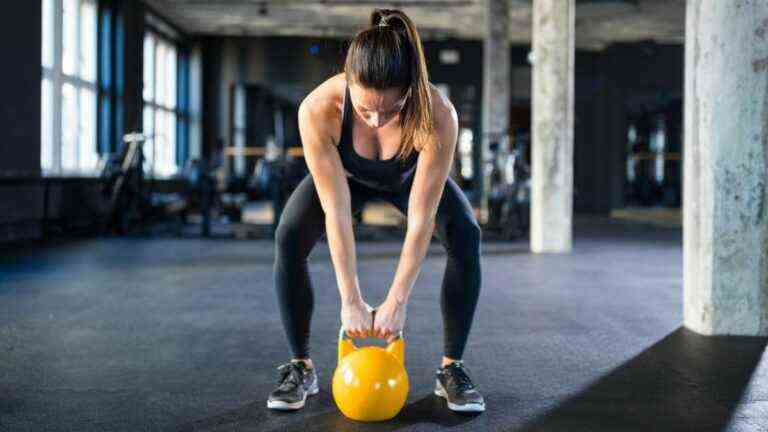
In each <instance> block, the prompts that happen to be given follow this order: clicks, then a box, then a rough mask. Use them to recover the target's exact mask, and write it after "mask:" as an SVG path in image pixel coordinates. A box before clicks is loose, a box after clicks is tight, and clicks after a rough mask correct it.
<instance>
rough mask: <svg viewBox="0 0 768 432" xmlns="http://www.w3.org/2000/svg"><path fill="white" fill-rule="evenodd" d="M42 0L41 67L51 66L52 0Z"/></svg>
mask: <svg viewBox="0 0 768 432" xmlns="http://www.w3.org/2000/svg"><path fill="white" fill-rule="evenodd" d="M42 1H43V58H42V63H43V67H46V68H50V67H53V0H42Z"/></svg>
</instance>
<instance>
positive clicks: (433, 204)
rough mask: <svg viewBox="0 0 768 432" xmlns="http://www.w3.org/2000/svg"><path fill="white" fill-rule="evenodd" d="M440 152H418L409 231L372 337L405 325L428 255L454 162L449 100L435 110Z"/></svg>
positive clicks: (387, 335)
mask: <svg viewBox="0 0 768 432" xmlns="http://www.w3.org/2000/svg"><path fill="white" fill-rule="evenodd" d="M435 113H436V116H435V128H436V131H437V134H438V139H439V140H440V146H439V147H440V148H439V149H424V150H422V151H421V152H420V153H419V158H418V162H417V165H416V174H415V177H414V179H413V184H412V185H411V192H410V195H409V197H408V215H407V217H408V228H407V230H406V234H405V241H404V242H403V249H402V251H401V253H400V261H399V262H398V265H397V271H396V272H395V278H394V280H393V282H392V286H391V287H390V288H389V293H388V294H387V298H386V299H385V300H384V302H383V303H382V304H381V305H379V306H378V307H377V308H376V316H375V322H374V324H373V336H375V337H378V338H382V339H386V340H387V341H388V342H391V341H392V340H393V339H394V338H395V337H396V335H397V333H398V331H399V330H402V329H403V326H404V325H405V315H406V312H405V309H406V305H407V301H408V297H409V296H410V294H411V289H412V288H413V284H414V283H415V281H416V278H417V277H418V275H419V271H420V269H421V263H422V261H423V260H424V256H425V255H426V254H427V249H428V248H429V242H430V239H431V238H432V233H433V232H434V230H435V217H436V215H437V208H438V206H439V204H440V199H441V198H442V196H443V189H444V188H445V182H446V181H447V179H448V175H449V173H450V171H451V166H452V163H453V155H454V150H455V148H456V138H457V135H458V123H459V122H458V116H457V115H456V110H455V109H454V108H453V105H452V104H451V103H450V101H445V102H443V103H442V104H439V106H436V109H435Z"/></svg>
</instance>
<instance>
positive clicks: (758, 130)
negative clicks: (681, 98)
mask: <svg viewBox="0 0 768 432" xmlns="http://www.w3.org/2000/svg"><path fill="white" fill-rule="evenodd" d="M687 7H688V9H687V17H686V31H685V33H686V41H685V68H686V69H685V78H686V80H685V148H684V151H685V156H684V189H683V218H684V225H683V262H684V324H685V326H686V327H688V328H690V329H692V330H694V331H697V332H699V333H702V334H707V335H755V336H759V335H767V334H768V2H766V1H764V0H729V1H720V0H688V4H687Z"/></svg>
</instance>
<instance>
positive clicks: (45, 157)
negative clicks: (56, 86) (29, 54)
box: [40, 79, 53, 171]
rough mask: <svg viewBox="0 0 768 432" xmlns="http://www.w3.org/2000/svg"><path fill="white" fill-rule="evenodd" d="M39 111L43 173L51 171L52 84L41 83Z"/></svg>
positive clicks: (44, 80)
mask: <svg viewBox="0 0 768 432" xmlns="http://www.w3.org/2000/svg"><path fill="white" fill-rule="evenodd" d="M40 108H41V110H40V145H41V147H40V167H41V168H42V169H43V171H51V170H53V83H52V82H51V80H49V79H43V82H42V104H41V107H40Z"/></svg>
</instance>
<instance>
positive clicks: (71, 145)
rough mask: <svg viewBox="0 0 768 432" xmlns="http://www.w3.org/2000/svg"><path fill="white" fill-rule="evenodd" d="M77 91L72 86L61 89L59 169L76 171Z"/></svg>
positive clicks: (64, 86)
mask: <svg viewBox="0 0 768 432" xmlns="http://www.w3.org/2000/svg"><path fill="white" fill-rule="evenodd" d="M77 117H78V116H77V89H76V88H75V86H73V85H72V84H64V85H63V86H62V88H61V168H62V169H63V170H67V171H71V170H75V169H77V141H78V140H77V123H78V121H77Z"/></svg>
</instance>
